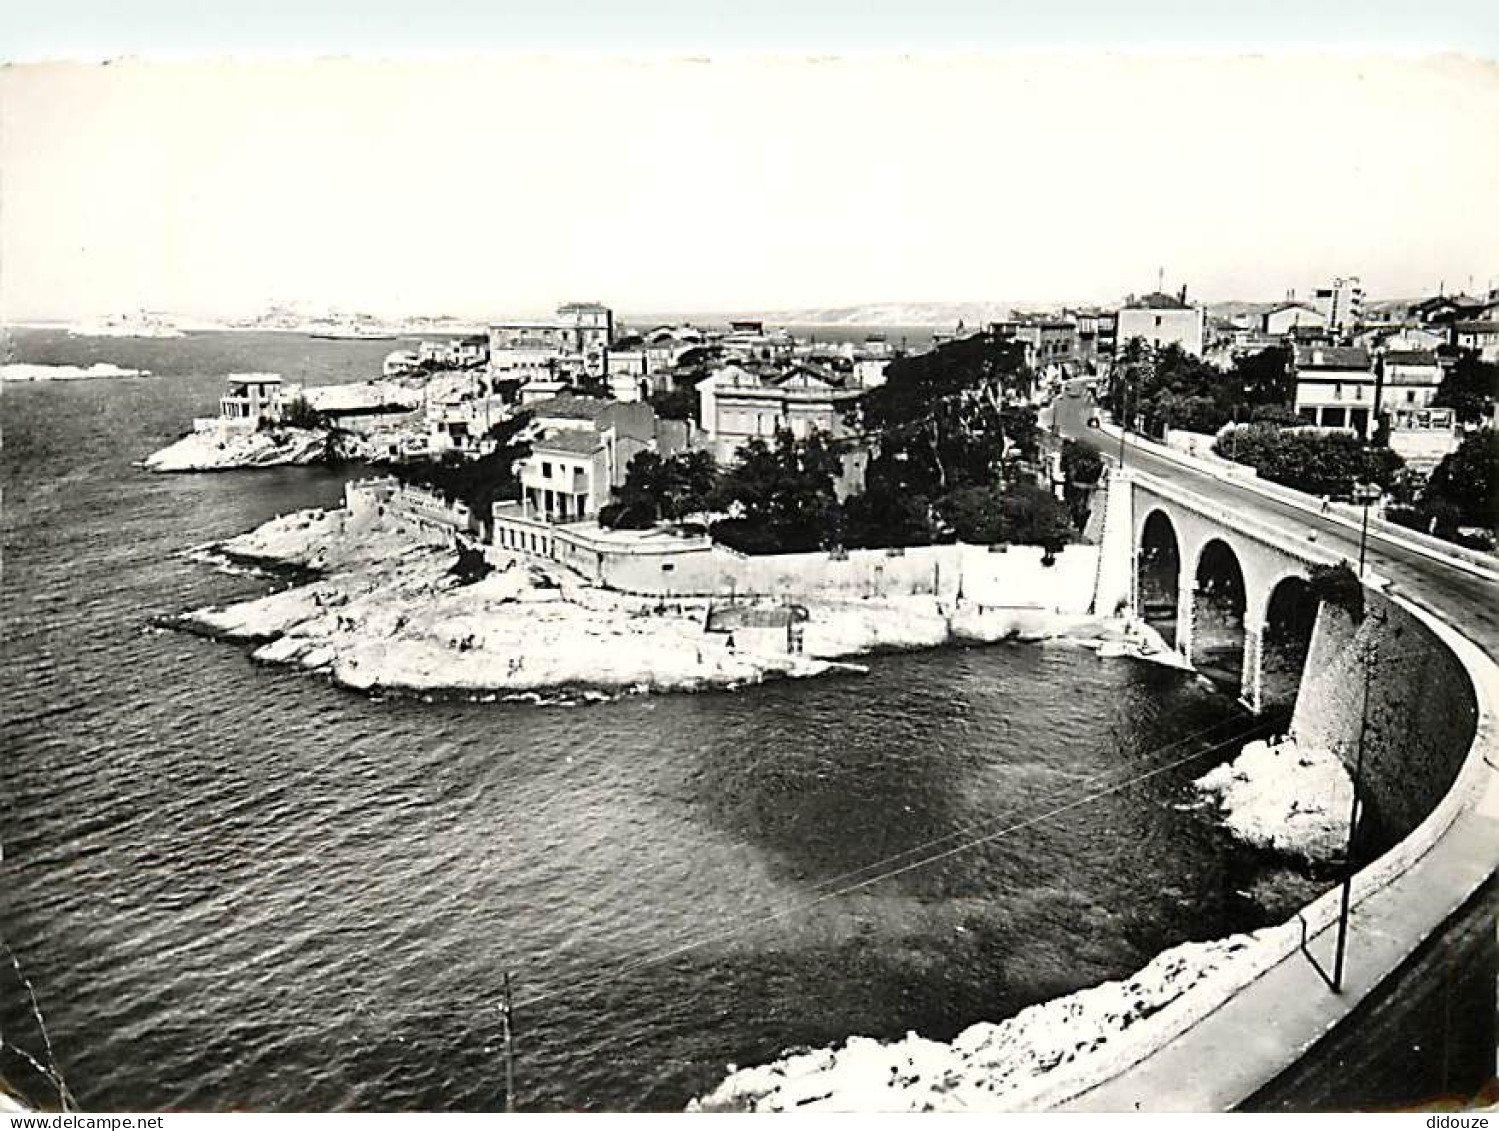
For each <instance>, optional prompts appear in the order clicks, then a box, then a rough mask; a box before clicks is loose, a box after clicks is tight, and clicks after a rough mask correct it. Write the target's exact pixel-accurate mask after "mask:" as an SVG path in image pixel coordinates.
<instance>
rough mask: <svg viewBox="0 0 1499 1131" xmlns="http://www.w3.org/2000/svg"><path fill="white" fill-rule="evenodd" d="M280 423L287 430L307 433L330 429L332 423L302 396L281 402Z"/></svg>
mask: <svg viewBox="0 0 1499 1131" xmlns="http://www.w3.org/2000/svg"><path fill="white" fill-rule="evenodd" d="M280 423H281V424H283V425H285V426H286V427H287V428H305V429H307V430H308V431H309V432H312V431H317V430H319V429H322V428H331V427H332V421H330V420H329V419H328V417H327V416H326V415H325V414H323V413H321V412H319V411H318V410H317V409H315V408H313V407H312V405H311V404H309V403H308V401H307V398H306V397H302V396H296V397H291V398H290V399H288V400H287V401H285V402H283V404H282V405H281V420H280Z"/></svg>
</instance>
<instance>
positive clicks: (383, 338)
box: [307, 326, 398, 342]
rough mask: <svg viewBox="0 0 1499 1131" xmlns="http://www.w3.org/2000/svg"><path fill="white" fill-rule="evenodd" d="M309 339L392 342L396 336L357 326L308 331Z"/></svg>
mask: <svg viewBox="0 0 1499 1131" xmlns="http://www.w3.org/2000/svg"><path fill="white" fill-rule="evenodd" d="M307 336H308V337H309V338H323V339H330V340H336V341H343V340H347V339H351V338H352V339H357V340H358V341H362V342H393V341H395V340H396V339H397V337H398V335H396V334H389V333H386V332H385V331H384V330H366V329H362V328H360V327H357V326H350V327H347V328H344V327H334V328H329V329H324V328H321V327H320V328H318V329H316V330H310V331H308V334H307Z"/></svg>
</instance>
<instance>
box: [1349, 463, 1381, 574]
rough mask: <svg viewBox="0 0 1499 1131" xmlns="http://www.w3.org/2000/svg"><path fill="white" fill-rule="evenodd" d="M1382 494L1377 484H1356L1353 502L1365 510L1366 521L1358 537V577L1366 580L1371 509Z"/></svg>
mask: <svg viewBox="0 0 1499 1131" xmlns="http://www.w3.org/2000/svg"><path fill="white" fill-rule="evenodd" d="M1380 494H1381V492H1380V489H1379V485H1378V484H1377V483H1355V484H1354V485H1353V501H1354V502H1355V503H1358V504H1360V505H1361V506H1362V507H1363V508H1364V521H1363V524H1362V525H1361V526H1360V528H1359V535H1358V576H1359V580H1360V581H1362V580H1363V579H1364V559H1365V557H1366V556H1367V551H1368V546H1369V507H1370V506H1371V505H1373V504H1374V503H1376V502H1378V501H1379V496H1380Z"/></svg>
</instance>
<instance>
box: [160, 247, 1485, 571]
mask: <svg viewBox="0 0 1499 1131" xmlns="http://www.w3.org/2000/svg"><path fill="white" fill-rule="evenodd" d="M931 339H932V340H931V344H930V346H929V347H926V348H921V349H917V348H912V347H910V346H909V345H908V343H907V342H906V341H905V340H904V339H901V340H897V341H892V338H891V336H890V335H888V334H885V333H879V332H870V333H868V334H866V335H865V336H864V337H863V338H862V340H860V339H858V338H857V337H853V338H850V337H848V336H844V338H843V340H834V341H818V340H817V339H816V337H815V336H812V335H810V334H808V335H805V336H802V337H797V336H794V335H793V334H792V333H790V332H789V331H787V330H786V329H783V328H777V327H773V326H768V325H767V324H766V323H765V322H764V321H762V320H759V319H749V318H746V319H736V320H731V321H729V322H728V323H727V324H726V325H717V326H706V327H703V326H697V325H693V324H691V323H675V324H658V325H651V326H641V327H633V326H626V325H624V324H622V323H621V321H620V320H619V319H618V318H617V317H616V314H615V312H614V311H613V310H612V309H611V308H609V307H608V306H605V305H603V304H600V303H596V302H571V303H566V304H563V305H562V306H560V307H558V308H557V310H556V312H555V314H554V315H553V316H552V317H551V318H549V319H540V320H536V319H530V320H519V319H511V320H504V321H495V322H493V323H492V324H491V325H490V326H489V328H488V332H487V334H482V335H481V334H467V335H458V336H449V337H443V338H437V339H432V340H422V341H420V342H419V343H418V344H416V345H415V347H414V348H401V349H396V350H393V351H392V352H391V353H390V354H389V355H388V356H387V357H386V359H385V362H384V365H383V371H382V373H381V374H380V375H379V377H378V378H376V377H372V378H371V379H370V380H368V381H366V382H362V383H355V384H350V385H336V386H321V387H307V388H302V387H300V386H296V385H288V384H285V383H283V382H282V380H281V378H280V377H278V376H276V375H274V374H240V375H236V376H235V377H234V378H233V379H231V381H230V382H229V387H228V389H227V390H226V392H225V394H224V396H223V398H222V400H221V404H220V412H219V415H218V416H217V417H209V418H204V419H199V420H197V421H195V424H194V432H193V433H192V434H191V435H189V436H188V437H186V438H185V439H184V440H182V441H180V442H179V444H178V445H174V446H173V447H172V448H169V449H167V450H166V451H164V452H161V453H157V454H156V455H155V456H153V457H151V458H150V459H148V460H147V461H146V466H148V467H153V468H155V469H157V470H195V469H202V468H205V467H206V468H212V467H220V466H256V465H262V464H266V463H277V462H320V461H323V460H327V459H337V458H353V459H360V460H364V461H367V462H369V463H372V464H375V465H380V466H385V467H387V468H388V469H389V470H390V472H391V474H393V475H394V476H395V477H396V478H397V479H398V480H400V481H404V482H407V483H409V484H410V485H411V486H413V487H415V488H428V489H431V490H433V491H434V492H436V493H437V495H439V496H441V497H445V498H446V499H447V500H449V501H450V502H461V503H462V504H464V506H465V509H466V513H467V514H468V515H469V516H470V517H469V518H468V519H467V520H466V522H467V523H468V524H469V525H471V527H472V529H470V530H466V531H465V533H466V534H472V535H474V536H476V537H480V538H482V539H483V540H484V541H485V542H489V543H492V544H496V545H500V546H505V547H509V548H513V549H532V548H534V549H536V551H537V552H540V553H545V554H548V555H553V554H564V555H567V554H571V555H573V556H576V555H577V554H578V553H580V552H581V551H580V550H579V546H580V545H581V543H580V542H579V539H586V538H591V537H599V536H601V532H603V531H608V532H615V531H626V530H649V529H650V528H652V527H655V526H657V525H658V524H661V525H665V526H671V527H673V528H676V529H678V532H679V533H684V534H686V535H689V536H697V537H707V536H709V535H710V534H711V537H712V538H714V539H715V540H717V541H721V542H723V543H725V544H727V545H730V546H732V547H734V548H736V549H740V550H743V551H746V552H774V551H777V550H781V551H788V550H799V551H805V550H809V549H829V548H831V549H834V550H837V549H839V548H841V547H847V546H901V545H907V544H926V543H930V542H941V541H943V540H944V539H945V538H950V537H952V536H956V537H958V538H960V539H965V538H966V539H968V540H974V541H1009V542H1025V541H1036V542H1038V543H1039V544H1046V543H1048V542H1050V543H1051V544H1053V545H1054V546H1055V547H1060V545H1062V544H1065V542H1066V541H1068V540H1069V538H1073V537H1076V536H1077V534H1078V531H1079V530H1080V529H1081V523H1082V522H1084V521H1086V510H1085V509H1079V508H1077V507H1076V506H1074V507H1073V515H1072V517H1073V519H1074V522H1073V526H1074V529H1072V530H1071V531H1069V532H1061V533H1059V532H1057V531H1056V530H1055V529H1054V528H1055V527H1056V525H1057V523H1056V522H1054V521H1049V518H1050V516H1051V510H1056V511H1060V510H1062V509H1063V508H1062V506H1061V505H1059V504H1063V503H1065V502H1066V501H1067V499H1068V492H1069V490H1071V491H1073V502H1074V504H1075V503H1076V489H1078V488H1082V489H1084V490H1085V491H1086V489H1087V488H1090V487H1092V486H1093V485H1094V484H1095V483H1096V481H1097V478H1098V473H1097V470H1096V469H1095V468H1093V467H1092V465H1091V463H1089V462H1087V461H1085V465H1084V470H1083V473H1082V476H1081V477H1080V478H1079V477H1078V476H1076V475H1069V474H1068V473H1067V471H1066V470H1064V468H1063V466H1062V463H1063V461H1062V460H1061V458H1060V457H1061V456H1062V455H1063V454H1064V453H1063V447H1064V446H1063V445H1061V444H1059V443H1057V442H1055V438H1054V437H1052V436H1049V435H1048V434H1047V429H1046V427H1045V425H1046V424H1047V423H1048V420H1047V418H1048V416H1049V413H1048V409H1047V406H1048V405H1049V404H1051V403H1052V402H1054V401H1055V400H1056V399H1057V398H1058V397H1060V396H1061V395H1062V393H1063V390H1064V388H1065V387H1066V386H1067V383H1068V382H1073V381H1077V380H1079V379H1082V380H1083V381H1084V383H1085V387H1086V388H1088V389H1089V390H1090V391H1091V392H1092V393H1094V394H1097V395H1098V396H1099V398H1100V406H1101V409H1103V410H1105V415H1106V416H1109V417H1112V419H1113V420H1114V421H1115V422H1117V423H1119V424H1121V425H1122V426H1123V427H1125V428H1126V429H1128V430H1131V431H1134V432H1136V433H1138V434H1140V435H1142V436H1145V437H1150V438H1153V439H1155V440H1157V441H1159V442H1161V443H1164V444H1167V445H1169V446H1173V447H1177V448H1179V449H1182V450H1189V451H1191V452H1193V453H1202V454H1204V455H1216V456H1219V457H1222V458H1226V459H1229V460H1234V461H1237V462H1241V463H1248V464H1250V465H1252V466H1255V468H1256V471H1257V472H1258V473H1259V474H1261V475H1263V476H1265V477H1266V478H1268V479H1271V480H1275V481H1277V482H1281V483H1283V484H1284V485H1286V486H1290V487H1293V488H1297V489H1300V490H1305V491H1308V492H1310V493H1312V494H1315V495H1318V496H1322V497H1324V498H1332V499H1338V498H1347V497H1349V496H1350V495H1351V493H1352V490H1353V486H1354V484H1355V483H1360V482H1366V481H1367V482H1371V483H1375V484H1377V485H1378V486H1379V487H1380V488H1381V489H1382V492H1383V494H1382V496H1381V499H1380V503H1379V508H1380V512H1381V513H1383V514H1386V515H1387V517H1389V518H1390V519H1391V520H1392V521H1396V522H1400V523H1402V524H1404V525H1407V526H1416V527H1420V528H1421V529H1423V530H1424V531H1425V532H1427V533H1431V534H1437V535H1440V536H1443V537H1448V538H1452V539H1455V540H1458V541H1464V540H1466V541H1468V542H1472V543H1474V544H1475V545H1477V546H1479V547H1480V548H1487V543H1488V541H1489V539H1490V538H1491V528H1492V525H1493V523H1492V521H1491V519H1490V520H1489V521H1485V511H1484V507H1485V506H1486V505H1487V503H1486V500H1485V499H1483V498H1477V499H1472V500H1468V502H1467V504H1466V505H1464V503H1463V500H1462V499H1461V498H1458V499H1453V498H1452V497H1450V496H1452V495H1453V494H1454V493H1456V494H1458V495H1460V494H1461V490H1462V483H1460V482H1457V481H1455V477H1454V476H1452V475H1444V474H1443V472H1442V468H1443V466H1444V462H1445V461H1449V460H1454V459H1457V458H1458V453H1459V451H1460V449H1463V445H1464V443H1465V442H1466V441H1470V440H1471V441H1472V443H1471V444H1469V449H1468V451H1469V456H1470V457H1472V458H1473V459H1477V458H1478V455H1479V454H1480V452H1479V449H1480V448H1481V447H1482V444H1483V443H1488V444H1490V445H1492V436H1493V434H1494V433H1493V426H1494V423H1495V419H1494V414H1495V411H1496V407H1495V406H1496V388H1495V386H1496V380H1495V374H1496V373H1499V289H1496V290H1491V291H1490V292H1489V293H1488V294H1487V295H1486V296H1484V297H1471V296H1467V295H1445V294H1443V295H1435V296H1431V297H1429V298H1425V299H1421V300H1418V301H1413V302H1405V303H1392V302H1377V303H1376V302H1372V301H1370V300H1369V299H1368V298H1367V296H1366V295H1365V292H1364V289H1363V287H1362V285H1361V283H1360V280H1359V279H1358V278H1357V277H1351V276H1350V277H1342V278H1337V279H1334V280H1332V281H1331V282H1330V284H1329V285H1326V286H1319V287H1315V288H1313V289H1312V290H1310V291H1309V292H1308V293H1307V294H1306V295H1305V296H1304V297H1297V295H1296V292H1294V291H1288V292H1287V293H1286V297H1285V299H1284V300H1283V301H1281V302H1277V303H1268V304H1266V303H1260V304H1232V305H1231V306H1229V307H1227V308H1225V306H1216V307H1210V306H1209V305H1207V304H1205V303H1203V302H1200V301H1195V300H1194V299H1193V298H1192V297H1191V296H1190V295H1189V293H1188V291H1187V288H1186V287H1181V288H1180V289H1178V290H1177V291H1176V292H1175V293H1167V292H1166V291H1164V290H1162V289H1157V290H1155V291H1152V292H1150V293H1146V294H1142V295H1131V296H1129V297H1128V298H1127V299H1126V300H1125V301H1123V302H1122V303H1121V304H1119V305H1118V306H1117V307H1114V308H1098V307H1091V308H1090V307H1064V308H1061V309H1057V310H1049V311H1012V312H1011V313H1010V316H1009V317H1008V318H1006V319H1004V320H1002V321H996V322H992V323H989V324H988V325H987V326H984V327H981V328H969V327H965V326H964V325H963V324H961V323H959V324H958V325H957V326H956V327H954V328H953V329H952V330H950V331H938V332H935V333H933V334H932V335H931ZM948 370H951V371H952V372H951V373H949V372H948ZM892 374H893V375H894V376H895V377H896V380H897V384H898V386H899V387H890V386H887V380H888V379H889V377H890V376H891V375H892ZM938 374H942V375H943V376H941V377H940V379H939V380H938V381H937V385H935V386H933V387H932V388H929V389H927V390H926V393H925V394H923V395H924V396H925V395H927V394H932V393H933V392H934V390H935V392H936V395H937V396H938V397H939V402H938V403H914V402H911V400H910V397H909V396H908V395H907V393H908V391H909V390H910V389H914V388H917V387H920V386H921V385H922V383H923V382H924V381H928V380H930V379H931V378H932V377H933V376H934V375H938ZM939 386H940V388H939ZM986 402H987V403H986ZM944 405H950V406H951V407H952V409H953V411H952V412H951V413H950V414H949V413H947V410H946V409H945V408H944V407H943V406H944ZM985 414H987V415H985ZM1485 428H1486V429H1488V430H1487V431H1482V430H1483V429H1485ZM923 430H925V432H927V433H928V434H929V438H928V441H927V442H913V439H914V436H915V435H916V433H918V432H921V431H923ZM1480 432H1482V437H1480ZM944 446H945V447H948V448H952V449H953V452H956V451H957V449H958V448H960V447H965V446H966V447H967V448H974V447H976V448H977V449H979V450H978V451H977V452H974V451H967V450H965V451H963V452H962V453H960V454H958V456H957V458H958V461H959V463H962V462H963V461H965V460H966V461H967V463H968V466H967V467H966V474H965V473H964V471H963V470H961V469H956V470H958V474H957V475H956V476H955V477H953V476H951V475H950V471H952V470H955V469H950V468H949V467H948V466H947V465H946V464H945V463H944V452H943V451H942V449H943V448H944ZM928 449H930V451H929V450H928ZM777 451H779V453H780V458H781V462H782V464H783V465H785V466H784V467H783V470H784V471H787V472H796V471H802V472H805V471H807V470H808V461H809V459H810V461H811V462H812V463H815V464H816V469H815V472H814V474H813V478H814V479H817V480H818V482H817V483H816V484H814V485H813V486H812V487H810V488H807V485H806V482H805V479H806V477H805V476H804V477H803V479H804V482H803V483H802V487H803V488H806V490H805V491H804V494H805V493H806V491H810V494H811V496H815V497H812V498H803V499H801V500H800V501H799V503H798V505H800V506H802V507H803V510H804V511H805V512H806V513H804V514H803V515H802V516H801V517H800V518H799V519H798V520H797V521H796V522H791V523H789V524H788V523H783V524H782V529H780V530H779V531H778V532H771V531H769V529H768V525H769V524H770V520H769V518H768V517H767V516H768V512H767V513H766V514H759V515H757V514H755V513H747V512H753V511H754V510H755V502H754V499H753V498H751V496H755V495H756V493H757V492H758V491H760V489H761V488H763V487H765V484H764V483H761V484H753V483H750V484H744V483H741V484H740V487H741V488H744V489H743V490H741V491H740V492H739V494H738V496H737V497H736V496H735V495H734V491H733V490H732V489H730V484H731V482H732V480H733V478H734V476H735V474H736V469H739V470H742V469H743V468H744V467H746V466H747V465H746V459H747V457H750V456H753V455H759V456H762V457H763V456H767V455H773V454H774V453H776V452H777ZM949 454H951V453H949ZM1298 459H1299V460H1300V461H1301V463H1299V464H1298V463H1297V460H1298ZM1339 461H1341V462H1339ZM752 462H753V460H751V463H752ZM771 462H772V463H773V462H774V459H772V460H771ZM923 462H927V463H930V464H931V466H930V467H928V468H927V469H926V471H927V472H929V474H925V475H922V474H918V475H916V476H915V478H912V477H911V475H910V474H909V472H910V469H911V468H913V467H915V466H917V465H919V464H922V463H923ZM1067 464H1068V468H1069V469H1071V468H1073V467H1074V464H1073V461H1072V460H1071V459H1070V457H1069V459H1068V461H1067ZM1303 465H1306V466H1303ZM1345 465H1346V466H1345ZM1312 466H1315V467H1316V468H1320V469H1321V470H1322V471H1324V472H1325V471H1327V470H1328V469H1329V468H1334V469H1335V470H1334V471H1332V472H1331V473H1330V474H1320V473H1316V474H1314V473H1313V471H1312V470H1309V468H1310V467H1312ZM689 469H690V470H689ZM684 475H685V476H686V479H687V480H689V481H690V485H689V487H688V488H686V489H683V488H682V487H681V485H680V483H679V484H677V485H676V486H672V485H671V483H670V482H669V481H670V480H672V479H673V477H675V478H677V479H681V478H682V477H683V476H684ZM653 477H654V478H653ZM1456 478H1462V477H1456ZM950 480H951V481H950ZM1069 480H1071V482H1069ZM991 485H997V490H994V491H989V490H988V488H989V487H990V486H991ZM1017 490H1022V491H1024V490H1029V491H1031V492H1032V497H1033V505H1031V506H1030V507H1028V508H1023V509H1026V513H1027V514H1028V515H1031V514H1033V512H1034V511H1035V508H1036V506H1039V507H1041V509H1042V510H1043V511H1046V512H1047V514H1046V515H1045V516H1043V519H1042V521H1040V522H1023V521H1022V522H1016V521H1012V522H1011V523H1009V524H1008V528H1007V524H1006V522H1005V516H1004V514H1003V510H1004V507H1005V506H1006V505H1013V504H1006V502H1005V500H1004V492H1006V491H1008V492H1009V493H1010V495H1011V496H1013V495H1014V493H1015V492H1016V491H1017ZM1444 490H1446V492H1447V494H1446V495H1443V493H1442V492H1443V491H1444ZM965 492H966V493H965ZM986 492H987V495H988V497H987V498H986V497H985V494H986ZM762 493H763V492H762ZM1047 496H1050V497H1047ZM1038 497H1041V498H1045V501H1044V502H1041V503H1039V504H1035V503H1034V498H1038ZM913 507H914V508H916V509H919V510H922V511H923V512H924V513H912V511H913ZM762 509H763V508H762ZM833 511H837V512H838V513H837V514H836V515H833V514H832V513H831V512H833ZM976 511H977V514H975V512H976ZM814 512H815V513H814ZM824 512H828V513H827V514H824ZM689 518H694V519H695V520H696V525H690V524H689V525H685V526H684V524H686V520H687V519H689ZM792 527H798V529H795V530H792V529H791V528H792ZM1485 528H1488V529H1485ZM1038 531H1042V533H1040V534H1038V533H1037V532H1038ZM616 541H618V537H617V536H616Z"/></svg>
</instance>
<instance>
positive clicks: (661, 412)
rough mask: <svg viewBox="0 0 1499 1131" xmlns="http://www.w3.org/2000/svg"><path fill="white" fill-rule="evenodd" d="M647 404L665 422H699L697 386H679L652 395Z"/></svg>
mask: <svg viewBox="0 0 1499 1131" xmlns="http://www.w3.org/2000/svg"><path fill="white" fill-rule="evenodd" d="M647 403H648V404H649V405H650V406H651V408H653V409H655V410H656V415H657V416H659V417H661V418H663V419H665V420H692V421H696V420H697V410H698V397H697V388H696V387H695V386H685V387H684V386H681V385H678V386H676V387H675V388H672V389H666V390H663V391H662V392H659V393H654V394H652V395H651V396H650V397H649V398H647Z"/></svg>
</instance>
